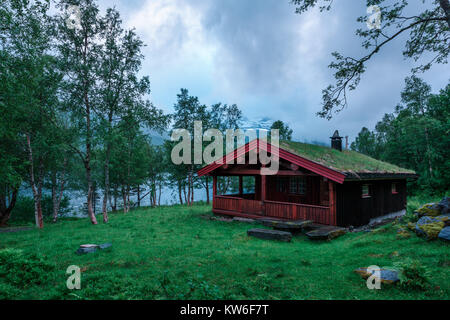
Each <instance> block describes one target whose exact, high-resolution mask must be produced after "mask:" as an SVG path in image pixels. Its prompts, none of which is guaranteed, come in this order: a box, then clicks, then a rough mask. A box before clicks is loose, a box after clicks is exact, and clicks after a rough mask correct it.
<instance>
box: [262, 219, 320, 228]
mask: <svg viewBox="0 0 450 320" xmlns="http://www.w3.org/2000/svg"><path fill="white" fill-rule="evenodd" d="M259 221H260V222H261V223H262V225H264V226H266V227H272V228H275V229H277V230H282V231H283V230H301V229H303V228H304V227H305V226H307V225H309V224H311V223H313V222H312V221H311V220H291V221H281V220H272V219H260V220H259Z"/></svg>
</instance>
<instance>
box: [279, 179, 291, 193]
mask: <svg viewBox="0 0 450 320" xmlns="http://www.w3.org/2000/svg"><path fill="white" fill-rule="evenodd" d="M287 183H288V181H287V178H282V177H277V192H286V190H287Z"/></svg>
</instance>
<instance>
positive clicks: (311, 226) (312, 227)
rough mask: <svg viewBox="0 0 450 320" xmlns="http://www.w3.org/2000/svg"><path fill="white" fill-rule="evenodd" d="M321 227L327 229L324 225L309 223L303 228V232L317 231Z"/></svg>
mask: <svg viewBox="0 0 450 320" xmlns="http://www.w3.org/2000/svg"><path fill="white" fill-rule="evenodd" d="M323 227H328V226H327V225H325V224H318V223H309V224H307V225H305V226H304V227H303V230H304V231H312V230H317V229H320V228H323Z"/></svg>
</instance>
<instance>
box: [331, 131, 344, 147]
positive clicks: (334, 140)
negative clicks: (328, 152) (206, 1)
mask: <svg viewBox="0 0 450 320" xmlns="http://www.w3.org/2000/svg"><path fill="white" fill-rule="evenodd" d="M330 138H331V148H332V149H336V150H338V151H342V137H340V136H339V131H337V130H336V131H335V132H334V134H333V136H332V137H330Z"/></svg>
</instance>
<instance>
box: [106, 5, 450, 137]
mask: <svg viewBox="0 0 450 320" xmlns="http://www.w3.org/2000/svg"><path fill="white" fill-rule="evenodd" d="M113 4H115V5H116V6H117V7H118V9H119V10H120V12H121V13H122V16H123V20H124V21H125V22H126V25H127V26H128V27H135V28H136V31H137V33H138V34H139V35H140V36H141V38H142V39H143V40H144V42H145V43H146V44H147V45H148V46H147V47H146V48H145V50H144V53H145V56H146V59H145V62H144V65H143V73H144V74H149V75H150V78H151V81H152V97H151V98H152V101H153V102H155V104H156V105H158V106H160V107H162V108H163V109H164V110H165V111H167V112H171V110H172V108H171V106H172V105H173V103H175V101H176V94H177V93H178V92H179V89H180V88H187V89H189V91H190V93H191V94H193V95H196V96H198V97H199V99H200V101H201V102H202V103H205V104H213V103H215V102H218V101H221V102H224V103H229V104H230V103H236V104H238V105H239V107H240V108H241V109H242V110H243V112H244V115H245V116H246V117H248V118H249V119H260V118H271V119H274V120H277V119H280V120H283V121H286V122H287V123H289V125H290V126H291V127H292V128H293V129H294V137H295V138H296V139H304V140H309V141H312V140H319V141H328V137H329V136H330V134H331V133H332V132H333V131H334V130H335V129H339V131H340V133H341V134H342V135H349V136H350V138H351V140H352V139H353V137H354V136H355V135H356V134H357V133H358V132H359V130H360V129H361V127H363V126H367V127H373V126H374V125H375V123H376V122H377V121H378V120H380V119H381V117H382V116H383V114H384V113H386V112H392V111H393V109H394V107H395V105H396V104H397V103H398V102H399V101H400V90H401V89H402V88H403V82H404V78H405V77H406V76H408V75H409V73H410V69H411V68H412V67H413V64H412V62H411V61H405V60H404V58H403V57H402V55H401V52H402V46H403V44H404V42H403V41H398V40H397V41H395V42H393V43H390V44H389V45H388V46H387V47H386V48H384V49H383V50H382V51H380V52H379V53H378V54H377V55H376V56H374V58H373V60H372V61H370V63H369V64H368V68H367V72H366V73H365V74H364V75H363V78H362V81H361V84H360V86H359V87H358V88H357V90H356V91H353V92H351V93H350V95H349V107H348V108H347V109H345V110H344V111H343V112H341V113H340V114H338V115H337V116H336V117H335V118H334V119H333V120H332V121H327V120H323V119H320V118H317V116H316V115H315V114H316V112H317V111H319V110H320V108H321V96H322V93H321V92H322V89H323V88H324V87H326V86H327V85H328V84H330V83H333V73H332V70H330V69H328V67H327V66H328V64H329V63H330V61H331V59H332V58H331V52H333V51H339V52H342V53H343V54H344V55H350V56H354V57H359V56H362V55H364V54H365V51H364V50H363V49H362V48H361V40H360V39H359V38H357V37H356V36H355V35H354V34H355V30H356V29H357V28H358V27H361V24H359V23H357V22H356V18H357V17H358V16H360V15H365V14H366V7H365V4H364V3H363V2H355V1H354V0H341V1H340V2H339V3H337V2H336V4H335V5H334V6H333V9H332V10H331V11H330V12H322V13H321V12H319V10H317V9H314V10H311V11H309V12H306V13H305V14H302V15H297V14H295V7H294V6H293V5H291V4H290V1H289V0H285V1H278V0H258V1H240V0H227V1H210V0H135V1H132V2H129V1H125V0H114V1H113V2H110V1H103V2H102V6H106V5H108V6H111V5H113ZM363 27H364V26H363ZM400 40H401V39H400ZM448 70H449V68H448V66H442V65H441V66H437V67H435V68H433V69H432V70H430V71H429V72H428V73H427V74H425V75H424V76H423V77H424V79H425V80H427V81H429V82H430V84H431V85H432V86H433V88H434V89H435V90H436V91H437V90H438V89H439V88H442V87H444V86H445V84H446V83H447V82H448V74H449V72H448Z"/></svg>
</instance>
